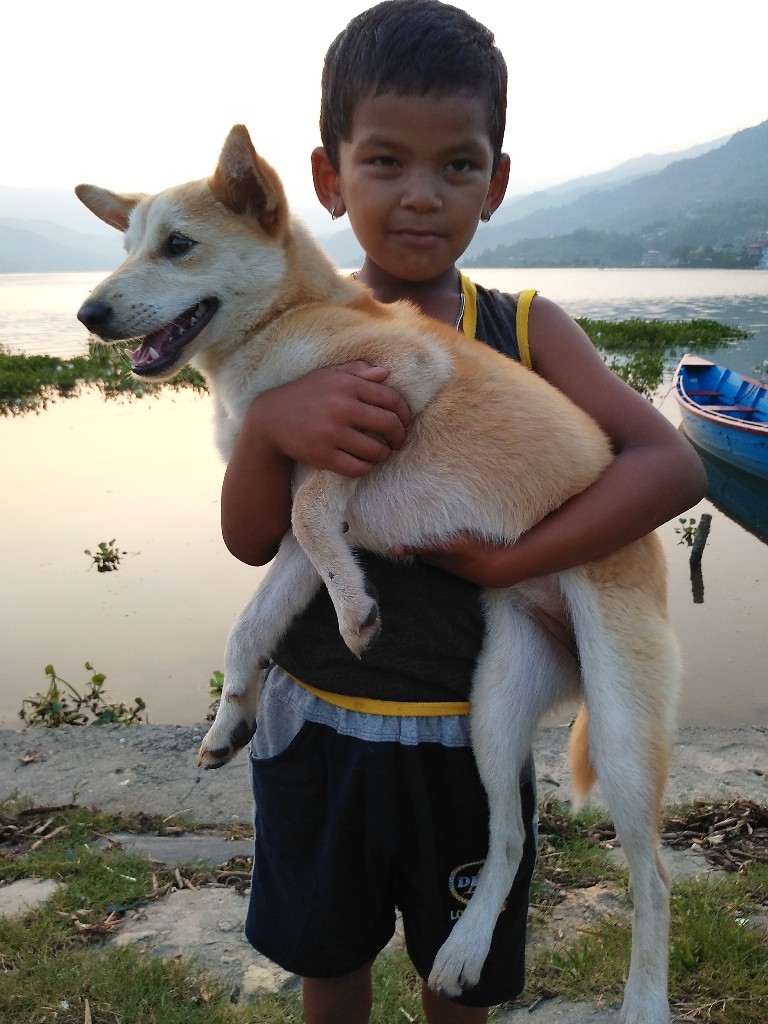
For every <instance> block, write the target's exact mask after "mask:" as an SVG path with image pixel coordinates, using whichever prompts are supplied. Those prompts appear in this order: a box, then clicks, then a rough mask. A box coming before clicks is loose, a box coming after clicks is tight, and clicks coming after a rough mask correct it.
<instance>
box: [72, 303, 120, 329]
mask: <svg viewBox="0 0 768 1024" xmlns="http://www.w3.org/2000/svg"><path fill="white" fill-rule="evenodd" d="M111 316H112V307H111V306H108V305H107V303H106V302H96V301H91V300H89V301H88V302H84V303H83V304H82V306H81V307H80V309H79V310H78V311H77V319H78V320H79V321H80V323H82V324H85V326H86V327H87V328H88V330H89V331H94V332H97V331H98V329H99V328H100V327H105V326H106V325H107V323H108V321H109V318H110V317H111Z"/></svg>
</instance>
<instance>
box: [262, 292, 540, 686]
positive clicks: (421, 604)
mask: <svg viewBox="0 0 768 1024" xmlns="http://www.w3.org/2000/svg"><path fill="white" fill-rule="evenodd" d="M474 287H475V289H476V296H477V298H476V328H475V337H476V338H477V339H478V340H479V341H482V342H484V343H485V344H487V345H490V346H491V348H494V349H496V350H497V351H499V352H502V353H503V354H504V355H507V356H509V357H510V358H512V359H516V360H518V361H519V360H520V352H519V349H518V343H517V331H516V323H515V319H516V311H517V296H515V295H506V294H504V293H501V292H498V291H495V290H488V289H485V288H482V287H481V286H479V285H476V286H474ZM465 294H466V284H465ZM472 312H474V310H472ZM473 319H474V317H473ZM466 322H467V314H466V312H465V323H466ZM358 558H359V561H360V563H361V565H362V567H363V569H364V571H365V573H366V575H367V576H368V578H369V579H370V581H371V582H372V583H373V585H374V586H375V587H376V591H377V593H378V595H379V608H380V614H381V622H382V629H381V634H380V636H379V638H378V640H377V641H376V643H375V644H373V645H372V646H371V648H370V649H369V650H368V651H366V652H365V653H364V654H363V656H362V658H361V659H358V658H356V657H355V656H354V655H353V654H352V653H351V652H350V651H349V649H348V648H347V647H346V645H345V644H344V642H343V640H342V639H341V636H340V635H339V627H338V622H337V619H336V613H335V611H334V608H333V604H332V603H331V599H330V597H329V596H328V592H327V590H326V589H325V587H322V588H321V589H320V590H319V592H318V593H317V595H316V597H315V598H314V600H313V601H312V602H311V603H310V605H309V606H308V607H307V609H306V610H305V611H304V612H303V614H302V615H300V616H299V617H298V618H297V619H296V621H295V622H294V623H293V625H292V626H291V628H290V629H289V631H288V632H287V634H286V635H285V637H284V638H283V640H282V642H281V644H280V646H279V648H278V650H277V651H276V652H275V658H274V660H275V661H276V662H277V664H278V665H280V666H281V668H283V669H284V670H285V671H286V672H288V673H290V675H292V676H294V677H295V678H296V679H298V680H301V681H302V682H304V683H307V684H309V685H310V686H313V687H315V688H317V689H319V690H323V691H326V692H329V693H336V694H343V695H351V696H361V697H370V698H374V699H377V700H384V701H398V702H400V701H407V702H412V701H425V702H435V701H440V702H442V701H457V700H459V701H466V700H467V699H468V696H469V691H470V688H471V685H472V677H473V674H474V669H475V663H476V661H477V657H478V654H479V653H480V647H481V644H482V641H483V635H484V620H483V612H482V607H481V604H480V593H481V588H480V587H478V586H477V585H475V584H474V583H469V582H467V581H466V580H462V579H459V577H457V576H452V575H451V574H450V573H446V572H443V571H442V570H441V569H436V568H434V567H433V566H430V565H427V564H426V563H425V562H421V561H419V560H418V559H416V560H415V561H414V562H413V563H412V564H408V565H404V564H400V563H396V562H392V561H390V560H388V559H385V558H380V557H378V556H376V555H372V554H370V553H368V552H362V551H361V552H358Z"/></svg>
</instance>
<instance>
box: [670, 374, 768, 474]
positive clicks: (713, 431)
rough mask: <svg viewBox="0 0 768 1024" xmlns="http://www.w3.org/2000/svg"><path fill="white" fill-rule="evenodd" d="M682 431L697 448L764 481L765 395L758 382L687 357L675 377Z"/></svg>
mask: <svg viewBox="0 0 768 1024" xmlns="http://www.w3.org/2000/svg"><path fill="white" fill-rule="evenodd" d="M675 394H676V397H677V401H678V405H679V407H680V415H681V419H682V427H683V430H684V431H685V433H686V434H687V435H688V437H690V439H691V440H692V441H694V442H695V443H696V444H697V445H699V447H700V448H703V449H704V450H705V451H707V452H710V453H711V454H712V455H714V456H716V457H717V458H719V459H723V460H724V461H725V462H728V463H730V464H731V465H733V466H738V467H739V469H742V470H744V471H746V472H747V473H753V474H755V475H757V476H760V477H765V478H768V422H766V418H767V416H768V392H767V391H766V389H765V388H764V387H763V385H761V384H760V383H759V382H757V381H753V380H750V379H749V378H747V377H743V376H741V375H740V374H736V373H734V372H733V371H730V370H727V369H725V368H724V367H720V366H716V365H715V364H713V363H709V362H708V361H707V360H703V359H698V358H696V357H690V356H686V357H684V358H683V360H682V361H681V363H680V365H679V366H678V368H677V372H676V374H675Z"/></svg>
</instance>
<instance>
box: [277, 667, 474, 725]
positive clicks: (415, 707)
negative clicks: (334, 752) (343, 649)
mask: <svg viewBox="0 0 768 1024" xmlns="http://www.w3.org/2000/svg"><path fill="white" fill-rule="evenodd" d="M286 675H289V676H290V677H291V679H292V680H293V681H294V683H298V684H299V686H301V687H302V688H303V689H305V690H306V691H307V692H308V693H311V694H312V695H313V696H314V697H319V698H320V700H324V701H325V702H326V703H328V704H333V705H334V707H337V708H344V709H345V710H347V711H360V712H362V713H363V714H366V715H394V716H395V717H397V718H441V717H443V716H445V715H468V714H469V708H470V705H469V701H468V700H441V701H426V700H425V701H420V700H414V701H407V700H405V701H403V700H374V699H373V698H371V697H351V696H348V695H347V694H342V693H330V692H329V691H328V690H318V689H316V688H315V687H314V686H310V685H309V683H303V682H302V681H301V679H297V678H296V676H291V674H290V672H288V673H286Z"/></svg>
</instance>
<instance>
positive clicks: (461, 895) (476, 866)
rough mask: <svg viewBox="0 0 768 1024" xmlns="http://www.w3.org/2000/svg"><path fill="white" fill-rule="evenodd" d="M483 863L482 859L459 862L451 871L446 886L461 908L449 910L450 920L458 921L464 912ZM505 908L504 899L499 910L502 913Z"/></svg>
mask: <svg viewBox="0 0 768 1024" xmlns="http://www.w3.org/2000/svg"><path fill="white" fill-rule="evenodd" d="M483 864H485V861H484V860H474V861H470V862H469V863H468V864H461V865H460V866H459V867H457V868H454V869H453V871H452V872H451V874H450V876H449V878H448V888H449V889H450V891H451V896H453V898H454V899H455V900H456V902H457V903H461V904H462V907H461V909H459V910H452V911H451V920H452V921H458V919H459V918H460V917H461V915H462V914H463V912H464V910H463V908H464V907H466V906H467V904H468V903H469V901H470V900H471V899H472V896H473V894H474V891H475V889H476V888H477V883H478V882H479V881H480V872H481V871H482V869H483ZM506 909H507V902H506V900H505V901H504V903H503V905H502V908H501V912H502V913H503V911H505V910H506Z"/></svg>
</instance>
